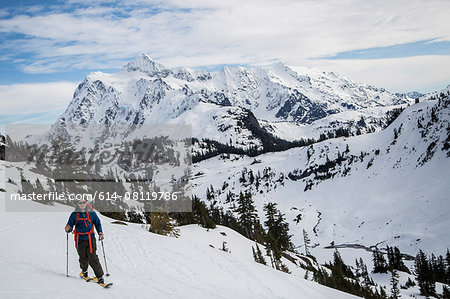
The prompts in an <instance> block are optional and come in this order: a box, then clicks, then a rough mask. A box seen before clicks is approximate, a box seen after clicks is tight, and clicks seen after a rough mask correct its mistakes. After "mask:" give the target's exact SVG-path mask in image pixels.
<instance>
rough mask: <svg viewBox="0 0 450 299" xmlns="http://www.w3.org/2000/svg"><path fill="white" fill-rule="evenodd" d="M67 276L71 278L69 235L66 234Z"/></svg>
mask: <svg viewBox="0 0 450 299" xmlns="http://www.w3.org/2000/svg"><path fill="white" fill-rule="evenodd" d="M66 276H67V277H69V233H66Z"/></svg>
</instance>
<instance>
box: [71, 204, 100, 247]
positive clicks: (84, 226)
mask: <svg viewBox="0 0 450 299" xmlns="http://www.w3.org/2000/svg"><path fill="white" fill-rule="evenodd" d="M77 213H78V219H79V220H78V221H77V223H75V221H76V219H77ZM89 216H90V218H91V221H92V223H93V224H94V225H95V228H96V229H97V232H98V233H99V232H103V230H102V224H101V222H100V218H98V216H97V214H96V213H95V212H94V211H92V210H90V211H89ZM80 218H87V213H85V212H81V211H80V209H78V208H77V209H75V211H74V212H72V214H70V217H69V221H67V225H68V226H70V227H73V226H74V225H76V226H75V228H76V231H77V232H79V233H80V235H79V238H80V240H89V234H83V233H87V232H89V231H90V230H91V229H92V224H91V223H90V222H89V221H84V220H80ZM91 235H95V234H94V232H92V234H91ZM94 238H95V236H94Z"/></svg>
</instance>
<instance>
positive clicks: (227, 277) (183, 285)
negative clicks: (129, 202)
mask: <svg viewBox="0 0 450 299" xmlns="http://www.w3.org/2000/svg"><path fill="white" fill-rule="evenodd" d="M0 198H1V203H0V206H1V207H2V208H1V209H0V238H1V239H2V240H3V241H2V245H1V246H0V267H1V269H2V271H0V281H1V285H0V297H1V298H43V297H45V298H80V297H88V298H93V297H97V298H106V297H108V298H180V297H183V298H200V297H201V298H204V297H207V298H300V297H301V298H318V299H319V298H356V297H354V296H351V295H348V294H345V293H342V292H339V291H336V290H333V289H330V288H327V287H324V286H321V285H319V284H317V283H314V282H311V281H307V280H305V279H304V278H303V276H302V275H301V274H302V271H303V270H301V269H299V270H297V269H296V268H295V267H294V268H292V270H293V274H291V275H289V274H286V273H283V272H280V271H277V270H274V269H272V268H269V267H266V266H263V265H261V264H258V263H256V262H254V261H253V257H252V251H251V247H252V245H254V243H253V242H252V241H250V240H248V239H245V238H244V237H242V236H241V235H239V234H237V233H236V232H234V231H232V230H230V229H228V228H225V227H218V228H216V229H214V230H209V231H207V230H205V229H203V228H200V227H199V226H196V225H191V226H186V227H181V228H180V233H181V236H180V237H179V238H177V239H176V238H171V237H164V236H161V235H156V234H152V233H149V232H148V231H146V230H145V229H143V228H142V227H141V226H140V225H137V224H128V225H126V226H125V225H118V224H113V223H112V222H113V221H112V220H111V219H109V218H106V217H103V216H101V217H100V218H101V220H102V224H103V228H104V231H105V234H106V238H105V241H104V246H105V251H106V256H107V263H108V270H109V273H111V276H110V277H109V278H107V280H108V281H112V282H114V286H113V287H112V288H110V289H101V288H100V287H98V286H96V285H95V284H94V283H88V284H87V283H85V282H84V281H82V280H80V279H79V278H78V273H79V267H78V259H77V254H76V251H75V248H74V242H73V239H72V236H71V235H70V239H69V275H70V277H66V276H65V271H66V234H65V233H64V230H63V228H64V225H65V223H66V222H67V219H68V216H69V213H70V212H71V211H72V209H71V208H70V207H67V206H61V205H56V206H55V207H51V208H49V209H50V211H49V210H47V212H31V213H13V212H5V211H4V210H3V205H4V200H5V199H4V193H0ZM29 204H30V205H38V206H39V205H40V204H38V203H35V202H29ZM223 242H226V246H227V247H228V249H229V251H231V252H224V251H222V250H220V248H222V245H223ZM97 253H98V254H99V256H100V258H101V262H102V264H103V265H104V262H103V258H102V256H101V247H100V244H98V250H97ZM104 269H105V268H104ZM295 273H296V274H295ZM91 274H92V270H91Z"/></svg>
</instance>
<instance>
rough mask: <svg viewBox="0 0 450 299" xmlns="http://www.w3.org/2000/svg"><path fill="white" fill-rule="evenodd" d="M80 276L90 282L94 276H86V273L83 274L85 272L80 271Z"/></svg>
mask: <svg viewBox="0 0 450 299" xmlns="http://www.w3.org/2000/svg"><path fill="white" fill-rule="evenodd" d="M80 278H81V279H83V280H84V281H86V282H90V281H92V278H91V277H89V276H88V277H84V275H83V273H80Z"/></svg>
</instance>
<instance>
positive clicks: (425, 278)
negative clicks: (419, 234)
mask: <svg viewBox="0 0 450 299" xmlns="http://www.w3.org/2000/svg"><path fill="white" fill-rule="evenodd" d="M415 268H416V274H417V278H416V279H417V284H418V285H419V289H420V294H421V295H423V296H434V294H435V293H436V290H435V282H434V281H433V272H432V269H431V267H430V263H429V261H428V259H427V256H426V255H425V253H423V251H422V250H419V253H418V254H417V256H416V260H415Z"/></svg>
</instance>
